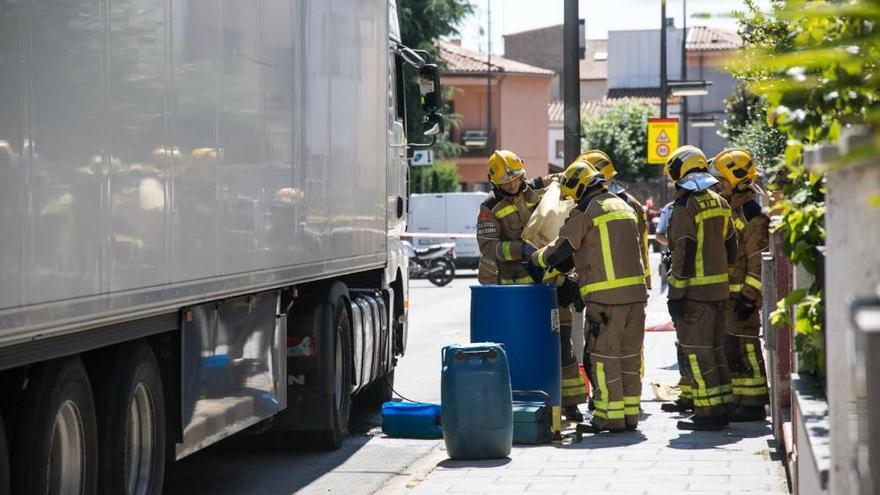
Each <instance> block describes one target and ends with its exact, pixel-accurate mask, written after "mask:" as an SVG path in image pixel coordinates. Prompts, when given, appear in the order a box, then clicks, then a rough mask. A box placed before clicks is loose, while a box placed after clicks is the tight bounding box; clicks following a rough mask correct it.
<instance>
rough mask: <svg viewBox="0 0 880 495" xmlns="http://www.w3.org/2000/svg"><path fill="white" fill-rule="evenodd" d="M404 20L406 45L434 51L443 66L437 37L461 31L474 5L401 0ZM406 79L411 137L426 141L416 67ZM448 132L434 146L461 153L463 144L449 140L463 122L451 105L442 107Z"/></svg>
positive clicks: (444, 153)
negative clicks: (452, 131) (422, 131)
mask: <svg viewBox="0 0 880 495" xmlns="http://www.w3.org/2000/svg"><path fill="white" fill-rule="evenodd" d="M397 11H398V16H399V20H400V37H401V41H402V42H403V44H404V45H406V46H408V47H410V48H413V49H418V50H425V51H427V52H428V53H430V54H431V58H432V60H433V61H434V62H435V63H437V64H438V65H440V67H441V68H443V66H444V63H443V61H442V60H440V59H439V57H438V50H437V45H436V41H437V40H438V39H440V38H441V37H444V36H453V35H457V34H459V31H458V28H459V26H460V24H461V22H462V21H463V20H464V19H465V18H466V17H467V16H468V15H470V14H471V13H473V11H474V8H473V5H471V3H470V2H469V1H468V0H400V1H399V2H398V6H397ZM407 76H408V77H407V80H406V81H405V91H406V95H407V99H406V128H407V130H408V131H409V132H408V134H409V135H410V136H409V139H410V140H411V141H416V142H419V141H422V140H423V139H422V138H421V136H417V135H416V134H420V133H421V129H422V126H421V122H422V116H423V112H422V109H421V108H420V107H419V102H418V95H419V88H418V85H417V84H416V81H415V76H416V74H415V71H414V70H412V69H408V70H407ZM450 91H452V90H451V88H447V87H444V88H443V94H444V100H445V101H449V99H450V98H451V96H450ZM442 113H443V115H444V123H445V126H446V132H445V133H444V134H443V135H442V136H440V137H439V138H438V140H437V143H436V144H435V147H434V150H435V152H436V153H437V156H438V157H441V158H451V157H455V156H458V155H459V154H461V151H462V147H461V146H460V145H458V144H457V143H453V142H451V141H449V130H450V129H452V128H453V127H457V126H458V125H459V124H460V120H461V119H460V118H459V117H458V116H456V115H451V114H450V112H449V106H448V105H444V108H443V110H442Z"/></svg>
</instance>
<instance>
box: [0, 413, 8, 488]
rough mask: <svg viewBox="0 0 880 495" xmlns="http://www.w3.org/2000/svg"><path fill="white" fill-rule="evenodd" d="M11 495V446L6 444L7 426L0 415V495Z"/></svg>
mask: <svg viewBox="0 0 880 495" xmlns="http://www.w3.org/2000/svg"><path fill="white" fill-rule="evenodd" d="M8 494H9V445H8V444H7V443H6V425H5V424H4V423H3V415H2V414H0V495H8Z"/></svg>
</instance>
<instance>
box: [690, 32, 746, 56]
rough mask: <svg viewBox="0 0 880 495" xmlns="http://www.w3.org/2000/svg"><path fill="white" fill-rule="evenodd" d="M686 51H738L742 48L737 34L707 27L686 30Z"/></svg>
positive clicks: (740, 39)
mask: <svg viewBox="0 0 880 495" xmlns="http://www.w3.org/2000/svg"><path fill="white" fill-rule="evenodd" d="M686 46H687V49H688V50H692V51H698V52H704V51H721V50H738V49H739V48H742V38H740V37H739V34H737V33H735V32H733V31H729V30H727V29H720V28H715V27H708V26H694V27H691V28H688V35H687V45H686Z"/></svg>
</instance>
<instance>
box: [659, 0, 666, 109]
mask: <svg viewBox="0 0 880 495" xmlns="http://www.w3.org/2000/svg"><path fill="white" fill-rule="evenodd" d="M660 118H663V119H665V118H666V0H660Z"/></svg>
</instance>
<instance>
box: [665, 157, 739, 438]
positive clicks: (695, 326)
mask: <svg viewBox="0 0 880 495" xmlns="http://www.w3.org/2000/svg"><path fill="white" fill-rule="evenodd" d="M665 171H666V174H667V175H668V176H669V178H670V180H671V181H672V182H673V183H674V184H675V188H676V192H675V196H674V197H675V200H674V202H673V207H672V216H671V218H670V222H669V231H668V238H669V246H670V248H671V250H672V268H671V269H670V273H669V293H668V297H669V300H668V307H669V314H670V316H672V321H673V323H675V330H676V334H677V336H678V343H679V349H680V351H681V353H680V356H681V357H680V361H681V362H680V363H679V366H680V367H683V368H684V377H685V381H686V384H687V385H688V386H689V387H690V391H691V397H692V399H693V405H694V417H693V421H690V422H689V421H679V422H678V428H679V429H683V430H719V429H721V428H723V427H724V426H726V425H727V421H728V419H727V413H728V410H729V407H730V406H732V404H733V394H732V389H731V385H730V374H729V372H728V370H727V360H726V357H725V351H724V335H725V315H724V303H725V301H726V300H727V299H728V297H729V295H728V267H729V266H732V265H733V264H734V262H735V260H736V233H735V232H734V227H733V221H732V220H731V212H730V207H729V206H728V204H727V201H725V200H724V198H722V197H721V196H719V195H718V194H716V193H714V192H712V191H710V190H709V188H710V187H712V186H713V185H715V184H716V183H717V182H718V180H717V179H715V178H714V177H712V175H711V174H709V168H708V163H707V161H706V156H705V155H704V154H703V152H702V151H700V150H699V149H698V148H696V147H694V146H682V147H681V148H678V149H677V150H675V152H673V153H672V155H670V157H669V158H668V159H667V161H666V168H665Z"/></svg>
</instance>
